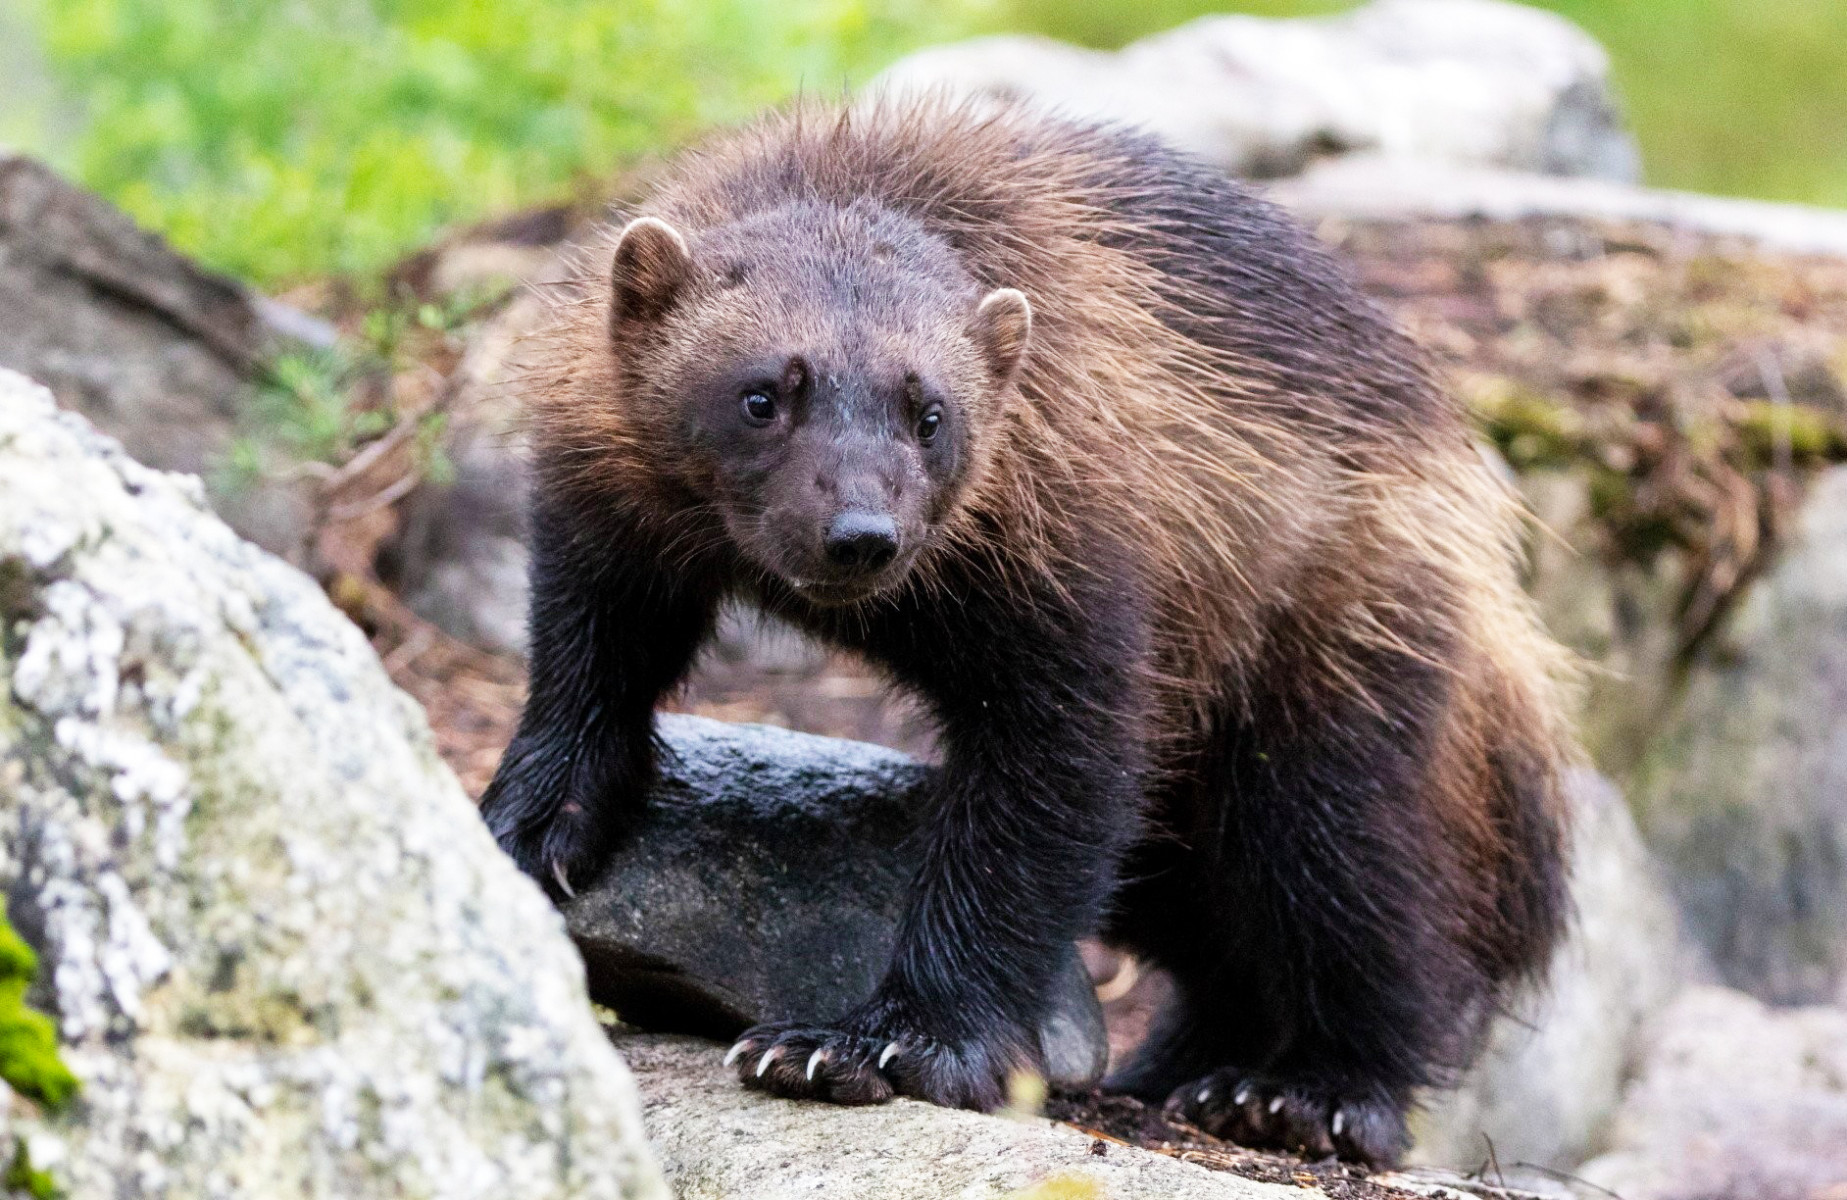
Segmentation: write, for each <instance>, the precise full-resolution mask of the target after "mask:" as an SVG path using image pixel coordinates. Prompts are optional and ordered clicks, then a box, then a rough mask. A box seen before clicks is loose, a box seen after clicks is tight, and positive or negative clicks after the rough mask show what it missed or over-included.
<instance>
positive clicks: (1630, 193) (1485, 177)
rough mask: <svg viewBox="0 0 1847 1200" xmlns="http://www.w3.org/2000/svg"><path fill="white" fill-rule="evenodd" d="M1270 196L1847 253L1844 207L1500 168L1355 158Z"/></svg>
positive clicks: (1315, 210) (1312, 172) (1348, 209)
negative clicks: (1612, 225) (1645, 228)
mask: <svg viewBox="0 0 1847 1200" xmlns="http://www.w3.org/2000/svg"><path fill="white" fill-rule="evenodd" d="M1497 168H1498V169H1497ZM1587 174H1594V173H1587ZM1269 195H1270V197H1271V198H1272V199H1274V200H1276V201H1278V202H1279V203H1281V204H1283V205H1285V206H1287V207H1289V208H1291V209H1294V210H1295V211H1296V212H1297V213H1299V214H1301V215H1302V216H1304V217H1306V218H1310V219H1319V218H1329V217H1332V218H1336V219H1343V220H1358V221H1405V220H1437V221H1468V220H1487V221H1526V220H1531V219H1534V218H1539V217H1552V218H1565V219H1568V220H1574V221H1610V222H1625V221H1637V222H1648V223H1650V224H1655V225H1661V226H1665V227H1667V228H1670V229H1678V230H1683V231H1685V232H1687V233H1692V234H1698V235H1703V236H1708V237H1712V236H1717V237H1736V238H1743V239H1748V240H1749V241H1751V242H1754V243H1756V244H1757V245H1759V246H1761V247H1763V248H1764V249H1767V250H1778V251H1784V252H1787V253H1792V254H1833V255H1847V213H1844V212H1841V211H1840V210H1838V209H1831V208H1812V207H1809V206H1806V205H1801V204H1777V203H1772V202H1770V201H1765V200H1740V199H1737V198H1735V197H1732V196H1703V195H1698V194H1696V193H1692V192H1675V191H1668V190H1666V189H1663V188H1650V187H1637V186H1635V185H1634V184H1633V183H1632V182H1630V181H1627V180H1624V179H1621V178H1616V179H1610V178H1589V179H1587V178H1572V179H1564V178H1548V177H1545V176H1541V175H1537V174H1535V173H1534V172H1533V171H1532V170H1531V169H1527V168H1517V169H1506V168H1499V167H1498V164H1494V165H1474V164H1466V163H1465V164H1457V163H1433V162H1426V161H1418V160H1414V159H1393V158H1389V157H1386V156H1384V155H1381V154H1355V155H1350V156H1347V157H1342V158H1330V159H1324V160H1322V161H1320V162H1317V163H1316V164H1314V166H1312V167H1311V168H1309V169H1308V170H1307V171H1305V172H1304V173H1302V174H1301V175H1298V176H1294V177H1291V178H1288V179H1280V180H1277V181H1276V182H1275V183H1274V184H1273V185H1272V186H1271V187H1270V189H1269Z"/></svg>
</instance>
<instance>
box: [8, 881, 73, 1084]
mask: <svg viewBox="0 0 1847 1200" xmlns="http://www.w3.org/2000/svg"><path fill="white" fill-rule="evenodd" d="M37 974H38V955H36V954H34V953H33V952H32V947H30V946H28V945H26V941H25V939H24V938H22V937H20V936H19V933H18V931H16V930H15V929H14V928H13V924H12V922H11V921H9V920H7V919H6V909H5V905H4V903H3V902H0V1078H3V1079H5V1080H6V1082H7V1084H8V1085H9V1086H10V1087H11V1088H12V1089H13V1090H14V1091H15V1092H18V1093H19V1094H20V1095H22V1096H30V1097H31V1098H32V1099H34V1100H36V1101H38V1102H39V1103H40V1104H42V1105H44V1106H45V1107H46V1108H50V1109H60V1108H63V1107H64V1106H65V1105H66V1104H68V1103H70V1099H71V1097H72V1096H73V1095H75V1094H76V1092H77V1077H76V1076H75V1075H72V1074H71V1072H70V1068H69V1067H66V1066H65V1065H64V1060H63V1059H61V1058H59V1057H58V1031H57V1027H56V1026H55V1025H53V1024H52V1022H51V1018H50V1017H47V1016H46V1015H45V1014H44V1013H40V1012H34V1011H33V1010H32V1009H30V1008H28V1007H26V989H27V988H29V987H31V986H32V980H33V978H34V976H36V975H37Z"/></svg>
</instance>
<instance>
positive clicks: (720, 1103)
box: [618, 1037, 1444, 1200]
mask: <svg viewBox="0 0 1847 1200" xmlns="http://www.w3.org/2000/svg"><path fill="white" fill-rule="evenodd" d="M618 1044H619V1045H620V1046H621V1048H622V1053H623V1056H624V1057H625V1058H627V1059H628V1061H629V1063H630V1065H631V1066H632V1067H633V1068H634V1071H635V1078H636V1079H637V1081H638V1082H639V1083H640V1085H641V1093H642V1097H643V1099H644V1100H645V1101H646V1103H647V1107H648V1121H649V1125H650V1128H651V1129H652V1130H653V1133H654V1145H655V1150H656V1152H657V1153H658V1154H659V1155H660V1158H661V1164H662V1166H663V1167H664V1168H665V1169H666V1172H667V1180H668V1183H669V1184H671V1185H672V1187H673V1190H674V1194H675V1195H676V1196H678V1197H679V1198H680V1200H870V1198H873V1197H876V1198H877V1200H945V1198H947V1197H955V1198H956V1200H1102V1198H1103V1197H1106V1196H1107V1197H1109V1200H1312V1198H1313V1197H1317V1196H1324V1195H1327V1194H1328V1193H1326V1192H1324V1191H1322V1190H1321V1189H1320V1188H1319V1187H1314V1186H1307V1187H1303V1186H1294V1185H1291V1186H1278V1185H1276V1184H1267V1183H1253V1182H1251V1181H1249V1180H1246V1179H1242V1178H1240V1177H1238V1176H1236V1175H1232V1174H1228V1173H1225V1172H1221V1171H1211V1170H1207V1169H1205V1168H1203V1167H1199V1166H1194V1165H1192V1164H1190V1163H1185V1162H1181V1161H1180V1160H1178V1159H1174V1158H1167V1157H1163V1156H1162V1155H1159V1154H1153V1153H1150V1152H1149V1151H1146V1150H1140V1149H1136V1148H1134V1147H1131V1146H1124V1145H1121V1144H1105V1147H1104V1149H1105V1152H1104V1153H1102V1154H1100V1155H1099V1154H1098V1153H1096V1152H1095V1149H1094V1147H1093V1144H1092V1142H1091V1139H1090V1138H1089V1137H1088V1136H1087V1135H1085V1134H1083V1133H1080V1132H1079V1131H1077V1130H1076V1129H1072V1128H1070V1127H1069V1126H1064V1125H1055V1124H1053V1123H1051V1122H1049V1121H1045V1120H1041V1119H1039V1118H1036V1117H1031V1118H1021V1119H1008V1118H1005V1117H991V1116H983V1115H981V1114H979V1113H970V1112H958V1111H956V1110H953V1109H944V1108H935V1107H933V1106H931V1105H927V1104H920V1103H917V1102H916V1101H912V1100H894V1101H892V1102H891V1103H890V1104H884V1105H879V1106H877V1107H874V1108H840V1107H836V1106H833V1105H825V1104H802V1103H794V1102H791V1101H788V1100H778V1099H773V1098H770V1097H766V1096H763V1095H761V1094H759V1093H755V1092H749V1091H746V1090H744V1089H743V1088H741V1087H739V1086H738V1085H737V1080H736V1079H735V1078H734V1077H733V1075H732V1073H731V1072H730V1071H729V1070H727V1069H725V1068H724V1067H722V1066H721V1065H720V1064H719V1059H720V1057H721V1055H722V1054H723V1053H724V1052H723V1050H722V1049H719V1048H716V1047H712V1046H708V1045H705V1044H702V1043H699V1042H692V1041H688V1040H686V1039H683V1038H666V1037H628V1038H622V1039H621V1040H620V1041H619V1043H618ZM1039 1185H1044V1186H1043V1187H1040V1186H1039ZM1029 1188H1030V1189H1033V1190H1030V1191H1025V1190H1022V1189H1029ZM1346 1194H1350V1195H1361V1194H1364V1195H1367V1196H1373V1197H1378V1200H1395V1198H1398V1197H1407V1198H1408V1197H1409V1196H1410V1195H1411V1193H1409V1192H1401V1191H1398V1190H1396V1189H1393V1188H1388V1187H1378V1188H1376V1189H1374V1190H1369V1191H1366V1192H1364V1193H1361V1192H1358V1191H1353V1192H1349V1193H1346ZM1432 1194H1444V1193H1432Z"/></svg>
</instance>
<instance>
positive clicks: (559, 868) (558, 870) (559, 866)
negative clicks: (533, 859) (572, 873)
mask: <svg viewBox="0 0 1847 1200" xmlns="http://www.w3.org/2000/svg"><path fill="white" fill-rule="evenodd" d="M552 878H553V879H556V880H557V881H558V890H559V891H561V892H563V893H564V895H565V899H567V900H575V899H577V889H576V888H574V887H572V886H571V881H570V880H569V879H567V878H565V874H564V864H563V863H561V862H558V861H557V860H556V859H554V860H553V861H552Z"/></svg>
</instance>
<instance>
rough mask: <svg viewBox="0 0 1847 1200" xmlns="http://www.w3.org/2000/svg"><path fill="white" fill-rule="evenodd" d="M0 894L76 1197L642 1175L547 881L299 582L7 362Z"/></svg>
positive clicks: (431, 1187) (17, 1121)
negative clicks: (546, 893) (510, 851)
mask: <svg viewBox="0 0 1847 1200" xmlns="http://www.w3.org/2000/svg"><path fill="white" fill-rule="evenodd" d="M0 887H3V888H4V889H5V891H6V894H7V897H8V909H9V913H10V915H11V917H12V920H13V921H14V923H15V924H16V926H17V927H18V928H19V929H20V930H21V932H22V933H23V934H24V935H25V936H26V937H27V938H28V939H29V940H30V941H32V942H33V943H34V945H35V946H36V947H37V948H38V950H39V951H40V954H41V958H42V970H41V973H40V977H39V982H38V984H37V985H36V987H35V991H34V995H33V997H32V999H33V1001H34V1002H35V1003H36V1004H37V1005H38V1006H39V1007H41V1008H43V1009H45V1010H46V1011H49V1012H51V1013H53V1014H55V1017H56V1020H57V1024H58V1028H59V1031H60V1034H61V1038H62V1041H63V1043H64V1046H63V1053H64V1057H65V1060H66V1061H67V1063H68V1064H69V1065H70V1067H71V1068H72V1070H73V1071H75V1073H76V1074H77V1075H78V1076H79V1077H80V1079H81V1080H82V1082H83V1091H82V1093H81V1095H80V1098H79V1100H78V1101H77V1103H76V1104H75V1105H74V1106H73V1107H72V1108H71V1109H70V1110H69V1111H67V1112H66V1113H63V1114H60V1115H51V1114H47V1113H44V1112H41V1111H39V1110H38V1109H37V1108H36V1107H35V1106H34V1105H32V1104H31V1103H30V1102H28V1101H27V1100H25V1099H23V1098H21V1097H17V1096H8V1097H7V1101H8V1102H7V1103H5V1104H4V1105H0V1159H6V1160H9V1161H10V1160H11V1159H12V1157H13V1155H14V1153H15V1151H16V1149H17V1148H18V1147H20V1146H22V1145H23V1146H24V1147H25V1149H26V1152H27V1153H28V1154H29V1156H30V1159H31V1161H32V1162H33V1163H34V1164H36V1165H38V1166H40V1167H43V1168H45V1169H48V1170H50V1171H51V1172H52V1173H53V1174H54V1175H55V1176H56V1178H57V1180H58V1182H59V1184H60V1185H61V1186H62V1187H63V1189H64V1191H65V1193H66V1194H68V1195H71V1196H83V1197H89V1196H111V1197H117V1198H120V1200H131V1198H134V1197H144V1196H145V1197H152V1196H178V1195H183V1196H201V1197H233V1196H238V1197H242V1196H252V1197H255V1196H261V1197H278V1198H282V1197H296V1196H301V1197H308V1196H316V1197H331V1196H342V1197H367V1196H379V1197H384V1196H392V1197H399V1196H428V1197H456V1198H461V1197H503V1196H509V1195H519V1196H572V1197H577V1196H597V1197H648V1198H650V1200H654V1198H662V1200H664V1197H665V1190H664V1187H663V1185H662V1184H661V1182H660V1177H659V1174H658V1171H657V1169H656V1167H655V1166H654V1164H653V1161H652V1159H651V1157H650V1155H649V1153H648V1151H647V1149H646V1147H645V1145H644V1144H643V1142H642V1140H641V1131H640V1112H639V1106H638V1104H637V1099H636V1095H635V1091H634V1087H633V1083H632V1080H631V1079H630V1077H629V1076H628V1074H627V1072H626V1070H625V1068H624V1067H623V1065H622V1063H621V1062H620V1060H619V1059H618V1058H617V1057H616V1055H615V1053H614V1052H613V1050H612V1049H611V1047H610V1045H609V1043H608V1041H607V1039H606V1038H605V1037H604V1035H603V1033H602V1030H601V1029H600V1028H599V1027H598V1025H597V1024H596V1022H595V1020H594V1018H593V1017H592V1015H591V1011H590V1006H589V1004H588V1002H587V998H586V996H585V993H584V986H583V976H582V970H581V966H580V964H579V962H578V960H577V958H576V955H575V954H574V953H573V951H572V949H571V947H570V944H569V942H568V940H567V939H566V937H565V936H564V931H563V928H562V922H561V921H560V920H559V919H558V917H557V915H556V913H555V912H553V910H552V909H551V908H550V906H549V905H548V904H547V903H546V902H545V899H544V897H543V896H542V895H541V894H540V893H539V892H538V890H537V889H536V888H534V887H533V886H532V885H531V884H530V883H529V882H528V881H526V880H525V879H523V878H521V877H520V876H519V874H518V873H517V871H515V870H514V868H513V867H512V866H511V864H510V863H508V862H507V861H506V860H505V859H504V858H503V857H502V856H501V855H500V854H499V853H498V851H497V850H496V849H495V848H494V845H493V843H492V840H491V839H490V838H489V836H488V834H487V832H486V830H485V828H484V827H483V826H482V823H481V822H480V820H479V819H478V817H477V816H476V814H475V812H474V810H473V808H472V806H471V805H470V804H469V803H468V801H467V799H466V797H464V796H463V794H462V792H461V789H460V787H459V786H458V785H457V784H456V782H455V780H454V777H453V776H451V775H450V773H449V772H448V770H447V769H446V768H445V767H444V766H443V765H442V764H441V762H440V761H439V760H438V759H437V757H436V754H435V751H434V749H433V747H432V744H431V739H430V734H429V730H428V727H427V726H426V725H425V723H424V718H423V716H422V714H421V713H420V712H418V711H417V709H416V707H415V705H414V704H412V702H411V701H410V700H409V699H408V698H407V697H405V696H404V695H403V694H402V693H400V692H398V691H397V689H395V688H394V687H392V686H391V684H390V682H389V681H388V680H387V679H386V676H385V673H384V671H383V670H382V669H381V667H380V665H379V663H378V661H377V659H376V658H375V657H374V656H373V654H372V651H371V649H370V648H369V647H368V646H367V644H366V642H365V639H364V637H363V636H362V635H361V634H360V632H359V631H358V630H357V629H356V628H354V627H353V626H352V625H351V624H349V623H348V622H347V621H346V620H345V619H344V618H343V617H341V616H340V615H339V614H338V613H337V612H336V611H335V610H334V609H333V608H332V606H331V605H329V604H328V602H327V601H326V599H325V598H324V597H323V596H322V595H321V593H320V591H319V589H317V588H316V587H315V585H314V583H313V582H312V581H310V580H309V579H307V578H306V577H304V576H302V575H301V574H299V573H298V572H296V571H294V570H293V569H291V568H289V567H288V566H286V565H285V564H283V563H281V562H279V561H277V560H275V559H273V558H271V557H270V556H269V555H267V554H265V553H263V552H262V551H260V550H258V549H257V548H255V547H254V546H251V545H249V544H248V543H245V542H242V541H240V540H239V539H238V538H237V537H236V536H235V535H234V534H232V532H231V531H230V530H229V529H227V528H226V527H225V526H224V525H223V524H222V523H221V522H220V521H219V520H217V519H216V518H215V517H213V516H211V515H210V514H209V513H208V512H207V511H206V509H205V506H204V502H203V495H202V490H201V489H200V487H199V486H198V483H197V481H196V480H193V479H188V478H184V477H180V476H174V475H165V474H162V473H160V472H156V471H153V470H150V469H148V468H146V467H143V466H141V465H140V464H138V463H136V462H134V461H132V460H131V459H129V458H128V457H127V456H126V455H125V454H124V453H123V452H122V451H121V449H120V448H119V447H118V446H117V445H115V444H114V443H113V442H111V441H109V440H107V439H105V438H103V437H101V436H99V435H98V434H96V433H95V432H94V431H93V430H91V429H90V428H89V427H88V426H87V425H86V424H85V423H84V422H83V421H82V420H81V419H80V418H78V417H76V416H74V415H71V414H68V413H60V412H57V411H56V409H55V407H54V405H53V401H52V397H51V394H50V393H49V392H47V391H45V390H43V389H41V388H38V387H35V386H32V385H31V384H29V382H28V381H26V380H25V379H23V378H21V377H20V376H17V375H14V374H12V373H10V372H0Z"/></svg>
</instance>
